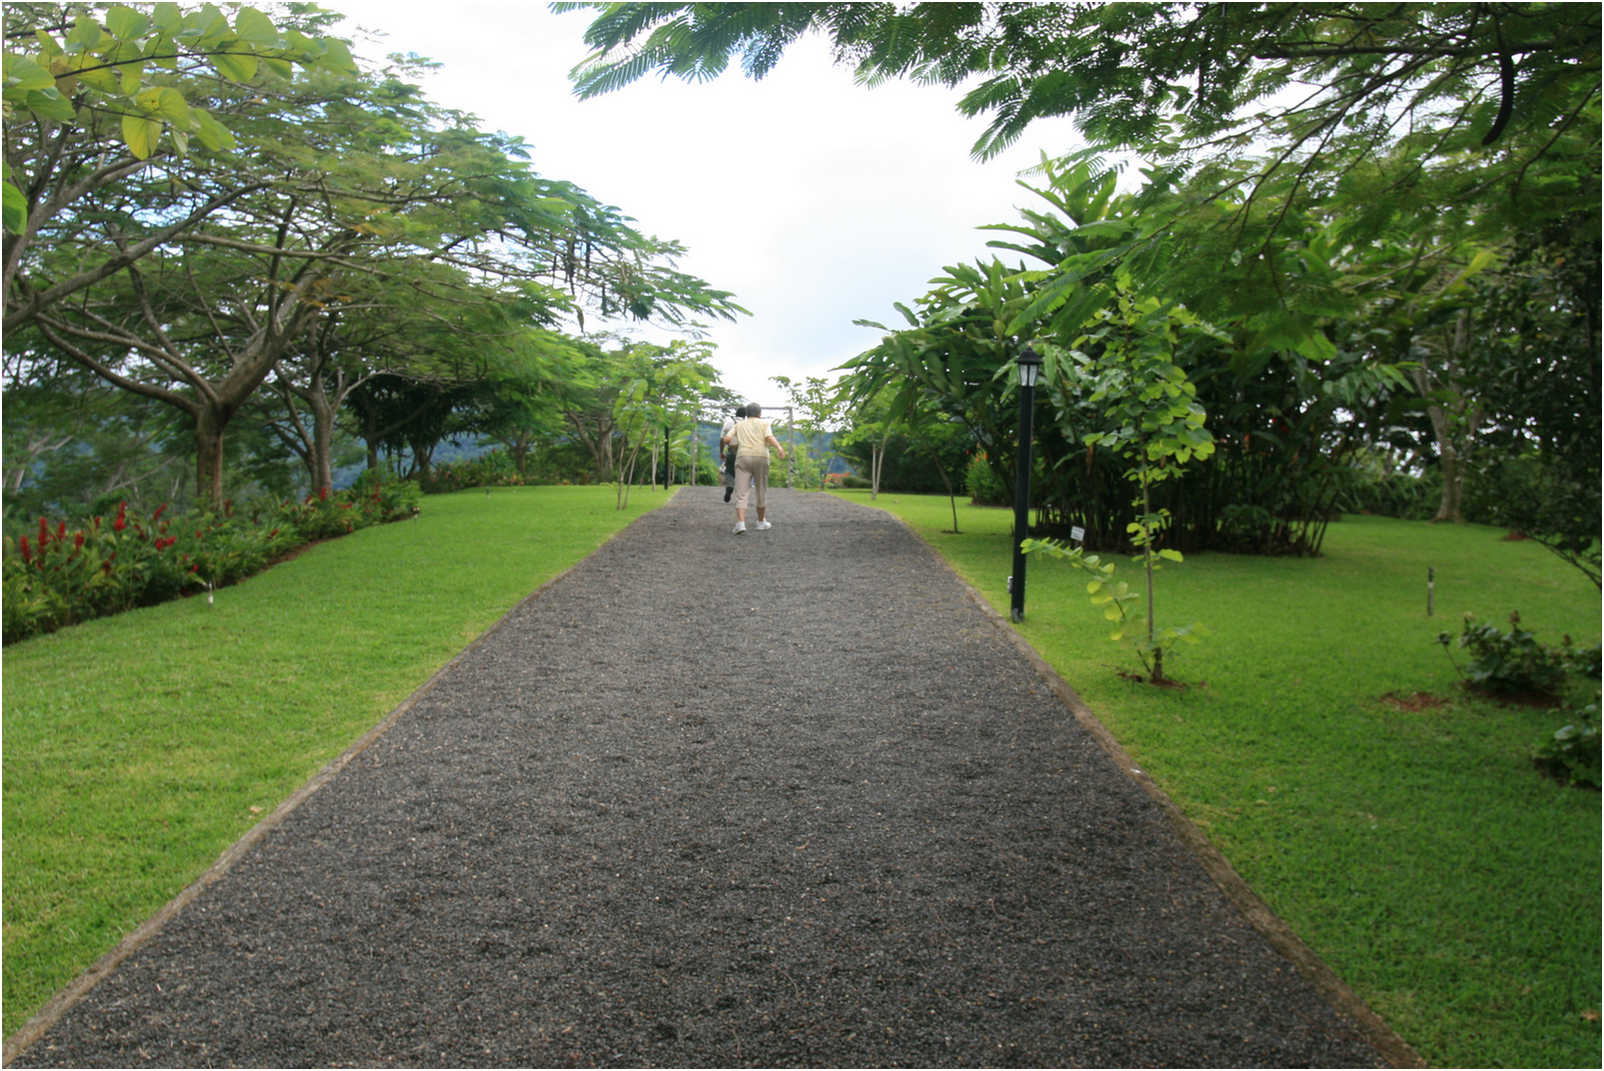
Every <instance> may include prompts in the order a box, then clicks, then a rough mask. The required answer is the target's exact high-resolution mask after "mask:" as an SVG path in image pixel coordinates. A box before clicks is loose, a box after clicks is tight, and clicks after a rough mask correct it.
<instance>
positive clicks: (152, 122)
mask: <svg viewBox="0 0 1604 1071" xmlns="http://www.w3.org/2000/svg"><path fill="white" fill-rule="evenodd" d="M161 136H162V124H161V122H160V120H157V119H147V118H145V117H144V116H142V115H125V116H123V140H124V141H125V142H127V143H128V151H129V152H132V153H133V154H134V155H135V156H137V157H139V158H140V159H141V160H148V159H149V158H150V156H151V154H152V153H154V152H155V151H156V144H157V143H158V142H159V141H160V140H161Z"/></svg>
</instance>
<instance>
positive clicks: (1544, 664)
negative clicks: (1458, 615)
mask: <svg viewBox="0 0 1604 1071" xmlns="http://www.w3.org/2000/svg"><path fill="white" fill-rule="evenodd" d="M1437 642H1438V643H1440V644H1442V645H1443V647H1444V648H1445V649H1446V648H1447V647H1448V646H1449V644H1450V643H1453V642H1455V641H1454V638H1453V636H1451V635H1450V634H1449V633H1446V632H1442V633H1439V634H1438V635H1437ZM1457 646H1458V647H1459V648H1460V649H1461V650H1465V651H1469V652H1470V655H1471V659H1470V664H1469V666H1468V667H1467V668H1466V669H1464V670H1462V671H1460V672H1461V675H1462V676H1463V677H1464V679H1465V683H1466V684H1468V685H1469V686H1470V687H1472V688H1474V689H1476V690H1478V691H1482V692H1486V693H1488V694H1490V695H1498V696H1524V697H1535V698H1548V699H1558V698H1559V696H1560V694H1561V692H1562V691H1563V690H1564V687H1565V676H1566V673H1567V671H1568V670H1571V669H1572V668H1573V667H1576V668H1580V667H1585V666H1587V665H1589V664H1592V665H1596V664H1597V654H1596V653H1590V652H1586V651H1575V650H1573V648H1572V643H1571V638H1570V637H1569V636H1566V637H1565V638H1564V640H1563V645H1562V646H1561V647H1559V648H1555V647H1550V646H1547V645H1545V644H1542V643H1539V642H1537V637H1536V636H1535V635H1534V634H1533V633H1531V632H1530V631H1528V630H1526V629H1523V628H1521V627H1520V614H1519V613H1512V614H1510V615H1509V631H1508V632H1505V631H1504V630H1503V629H1501V628H1499V627H1498V626H1497V625H1494V624H1492V623H1491V622H1478V621H1477V620H1476V618H1475V616H1474V615H1473V614H1466V615H1465V623H1464V627H1463V629H1462V631H1461V632H1460V635H1459V638H1458V641H1457ZM1449 657H1450V660H1451V659H1452V655H1450V656H1449ZM1454 668H1455V669H1456V670H1458V669H1459V665H1458V663H1457V662H1456V663H1455V664H1454Z"/></svg>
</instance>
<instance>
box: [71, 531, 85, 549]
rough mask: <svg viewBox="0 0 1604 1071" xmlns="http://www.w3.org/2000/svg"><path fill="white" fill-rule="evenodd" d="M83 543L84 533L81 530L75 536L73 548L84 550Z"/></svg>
mask: <svg viewBox="0 0 1604 1071" xmlns="http://www.w3.org/2000/svg"><path fill="white" fill-rule="evenodd" d="M83 545H84V534H83V533H82V532H79V533H78V535H77V537H76V538H74V539H73V541H72V549H73V550H82V549H83Z"/></svg>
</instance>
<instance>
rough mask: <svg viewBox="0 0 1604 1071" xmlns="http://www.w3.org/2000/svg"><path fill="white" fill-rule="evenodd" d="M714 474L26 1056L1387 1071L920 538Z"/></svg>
mask: <svg viewBox="0 0 1604 1071" xmlns="http://www.w3.org/2000/svg"><path fill="white" fill-rule="evenodd" d="M721 499H722V495H721V492H720V491H719V490H716V489H711V488H688V489H685V490H683V491H681V492H680V493H679V494H678V495H677V496H676V497H675V498H674V499H673V500H672V502H671V503H670V504H669V505H668V506H667V507H665V508H663V509H661V510H659V511H657V512H655V513H652V514H650V515H648V516H646V517H644V518H642V519H641V520H639V521H638V522H637V523H635V524H634V525H633V526H631V527H630V528H629V529H627V530H626V531H625V532H623V533H622V534H620V535H619V536H618V537H617V538H615V539H613V540H612V541H611V542H609V543H608V544H607V545H606V546H604V547H603V548H602V549H601V550H600V551H598V552H597V553H596V554H595V555H593V556H592V557H590V558H589V559H587V560H586V561H584V562H583V563H581V564H580V565H579V566H577V567H576V568H575V569H573V570H572V571H571V572H570V573H569V574H567V575H566V576H565V577H563V578H562V579H561V580H559V581H558V582H556V583H555V584H553V585H551V586H550V587H548V588H547V589H545V590H544V591H542V592H541V593H539V594H538V595H537V596H536V597H534V598H531V599H529V600H527V601H526V602H524V603H523V604H522V605H520V606H519V607H518V608H517V609H515V610H514V611H513V612H512V613H511V614H510V615H509V616H508V618H507V619H506V620H505V621H504V622H502V624H501V625H500V626H499V627H498V628H497V629H496V630H494V631H493V632H492V633H491V634H490V635H489V636H487V637H486V638H485V639H484V640H482V641H481V642H480V643H479V644H477V645H476V646H475V647H473V648H472V649H470V650H469V651H468V652H467V653H466V654H465V655H464V656H463V657H462V658H461V659H460V660H459V661H458V662H457V663H456V664H455V665H454V666H453V667H451V668H450V669H449V670H448V671H447V672H446V673H444V674H443V675H442V676H441V677H439V678H437V680H436V681H435V682H434V683H433V685H432V686H431V687H429V688H428V689H427V690H426V691H425V692H424V693H423V694H422V695H421V696H419V697H416V698H415V701H414V703H413V705H412V706H411V707H410V709H409V710H407V711H406V713H405V714H404V715H403V716H402V717H401V718H400V719H399V720H398V721H396V723H395V724H394V725H393V726H392V728H391V729H390V730H389V731H388V732H387V733H386V734H385V735H384V736H382V737H381V738H380V739H379V740H378V742H377V743H375V744H374V745H373V746H372V747H370V748H368V749H367V750H366V751H364V752H363V753H362V754H361V755H360V756H358V757H357V758H356V759H355V760H353V761H352V762H351V763H350V764H349V765H348V766H346V767H345V769H344V770H343V771H341V772H340V773H339V774H338V775H337V776H336V777H334V778H333V779H332V780H331V781H329V783H328V784H326V785H325V786H324V787H323V788H321V789H320V790H318V791H317V792H315V793H313V794H312V795H311V796H310V797H308V798H307V800H306V801H305V802H304V803H302V804H301V805H300V806H299V807H298V808H297V809H296V810H294V811H293V812H291V814H290V815H289V817H288V818H287V819H286V820H284V821H283V822H282V824H280V825H278V826H277V827H276V828H274V829H273V831H272V832H271V833H269V834H268V835H267V836H266V837H265V838H264V839H263V840H262V841H261V842H260V843H259V844H258V845H257V846H256V847H255V848H254V849H252V850H251V851H249V852H248V853H246V854H245V855H244V856H243V857H242V858H241V859H240V860H239V861H238V862H237V863H236V864H235V865H234V867H233V868H232V869H231V870H230V871H229V872H228V873H227V874H226V875H225V876H224V877H223V878H222V879H220V880H219V881H217V882H216V883H215V884H213V885H211V886H210V887H208V888H207V889H206V890H205V891H204V892H203V893H202V894H201V895H200V896H199V897H198V898H197V899H196V900H195V901H194V902H192V903H191V904H190V905H189V906H188V907H186V908H185V909H184V910H183V911H181V912H180V913H179V914H178V915H177V916H176V917H175V918H174V919H173V920H171V921H170V922H169V923H168V924H167V925H166V926H165V927H163V928H162V929H161V930H160V931H159V933H158V934H157V935H156V937H155V938H154V939H152V940H151V941H150V942H148V943H147V944H145V945H144V946H143V947H142V948H140V949H139V950H138V951H137V952H135V953H134V954H133V955H132V956H131V957H129V958H128V959H127V960H126V961H124V963H123V964H122V965H121V966H120V967H119V968H118V969H117V970H116V971H114V972H113V973H112V974H111V975H110V976H109V977H108V978H107V979H106V980H104V981H102V982H101V983H100V984H99V985H97V986H96V987H94V988H93V989H92V990H91V991H90V992H89V994H88V996H87V997H86V998H85V999H84V1000H83V1001H81V1002H80V1003H78V1004H77V1005H76V1006H74V1007H73V1008H72V1009H71V1010H70V1011H69V1012H68V1013H67V1014H66V1015H65V1016H64V1017H63V1018H62V1019H61V1020H60V1021H59V1022H58V1023H57V1024H56V1025H55V1026H54V1027H53V1028H52V1029H51V1030H50V1031H49V1032H48V1033H47V1034H46V1035H45V1036H44V1037H43V1038H42V1039H41V1040H39V1041H38V1042H36V1043H35V1044H34V1045H33V1046H32V1047H31V1048H29V1049H27V1050H25V1051H24V1052H23V1053H22V1054H21V1055H20V1057H18V1058H17V1059H16V1060H15V1061H14V1063H15V1064H16V1065H17V1066H226V1065H241V1066H351V1065H356V1066H394V1065H403V1066H584V1065H602V1066H829V1067H851V1066H1044V1067H1068V1066H1229V1067H1242V1066H1253V1065H1259V1066H1301V1065H1316V1066H1376V1065H1379V1064H1380V1063H1381V1061H1380V1059H1379V1057H1378V1055H1377V1052H1376V1051H1375V1050H1374V1049H1372V1048H1371V1047H1370V1046H1369V1044H1368V1043H1367V1042H1366V1041H1365V1040H1364V1039H1363V1037H1362V1035H1361V1033H1360V1031H1359V1030H1358V1029H1356V1028H1355V1027H1354V1026H1353V1025H1352V1024H1351V1023H1350V1022H1348V1021H1347V1020H1345V1019H1343V1018H1342V1017H1340V1016H1339V1015H1338V1014H1337V1013H1336V1012H1334V1011H1333V1010H1332V1009H1331V1008H1330V1007H1329V1006H1328V1005H1327V1004H1326V1003H1324V1002H1323V1001H1322V1000H1321V998H1320V997H1319V996H1318V995H1317V994H1316V993H1315V991H1314V990H1313V989H1312V988H1311V987H1310V986H1309V984H1307V983H1306V982H1305V981H1304V980H1303V977H1302V976H1301V975H1300V974H1299V973H1298V972H1297V971H1296V970H1294V969H1293V967H1292V966H1291V964H1290V963H1289V962H1287V961H1286V960H1284V959H1282V958H1280V957H1279V956H1278V955H1277V954H1276V953H1275V952H1274V951H1272V950H1271V948H1270V947H1269V946H1268V945H1267V943H1266V942H1265V940H1264V939H1263V938H1262V937H1261V936H1260V935H1259V933H1258V932H1257V931H1256V930H1254V929H1253V928H1252V927H1250V926H1249V925H1247V923H1246V922H1244V921H1243V919H1242V917H1241V916H1240V915H1239V913H1238V912H1237V911H1236V910H1235V909H1234V908H1233V907H1232V906H1231V904H1230V903H1229V901H1228V900H1227V899H1226V898H1225V897H1224V896H1223V894H1222V893H1221V892H1220V890H1219V889H1218V888H1217V887H1216V886H1215V885H1214V884H1213V883H1212V882H1211V881H1210V880H1209V878H1208V877H1207V876H1206V874H1205V872H1204V870H1203V869H1202V867H1201V866H1200V865H1199V863H1198V862H1197V860H1196V858H1195V857H1194V856H1192V855H1191V854H1190V853H1189V852H1188V851H1187V849H1186V848H1185V847H1184V846H1183V843H1182V841H1181V840H1180V839H1179V837H1178V836H1177V834H1176V832H1175V829H1174V826H1173V825H1172V823H1171V821H1170V819H1169V818H1168V817H1167V816H1166V814H1165V813H1164V811H1163V809H1162V808H1161V807H1159V806H1158V805H1157V804H1156V803H1154V802H1153V801H1152V800H1151V799H1150V798H1149V797H1148V796H1147V795H1146V794H1145V793H1144V792H1142V791H1141V790H1140V789H1139V788H1138V787H1137V786H1135V785H1134V784H1133V783H1132V782H1131V781H1130V780H1129V779H1128V778H1127V777H1126V776H1125V775H1124V774H1123V773H1122V772H1121V771H1120V770H1119V769H1118V768H1117V766H1116V765H1115V764H1114V763H1113V762H1112V761H1111V760H1110V759H1109V758H1108V757H1107V755H1106V754H1105V753H1104V752H1103V751H1101V750H1100V749H1099V748H1098V746H1097V745H1096V743H1095V742H1094V740H1093V739H1092V737H1091V736H1090V735H1089V734H1088V733H1087V732H1086V731H1085V730H1084V729H1082V728H1080V727H1079V726H1078V724H1077V722H1076V721H1075V720H1074V718H1073V717H1071V716H1070V713H1069V712H1068V711H1067V710H1066V709H1065V707H1064V705H1063V703H1062V702H1061V701H1059V700H1058V699H1057V698H1056V697H1055V695H1054V692H1053V690H1052V688H1051V687H1050V686H1049V685H1048V683H1047V682H1046V681H1044V680H1043V678H1042V677H1041V676H1039V675H1038V673H1037V672H1036V671H1035V670H1034V669H1033V668H1032V666H1031V664H1030V662H1029V661H1028V660H1027V659H1026V658H1025V657H1024V656H1023V655H1022V653H1021V652H1020V651H1019V650H1018V649H1017V648H1016V647H1015V646H1014V644H1013V643H1011V642H1010V641H1009V639H1008V638H1007V637H1006V636H1005V635H1004V631H1003V627H1002V626H1001V625H1000V624H999V623H998V622H997V620H996V619H995V618H994V617H993V616H992V615H990V614H989V613H987V612H986V611H984V610H983V609H982V608H981V607H980V606H979V605H978V604H977V602H976V601H975V599H974V598H973V597H972V596H971V595H970V594H969V592H968V590H967V588H965V586H964V585H963V584H962V583H961V582H960V581H959V580H958V579H957V578H956V577H955V576H954V575H953V574H952V573H951V572H950V571H949V570H948V569H947V568H946V566H945V565H944V564H942V563H941V561H940V559H939V558H938V557H937V556H936V555H935V554H934V553H933V552H932V551H930V550H929V549H928V548H927V547H925V546H924V545H923V544H922V543H920V542H919V540H918V539H916V538H915V537H914V536H913V535H911V534H910V533H909V532H908V531H907V530H906V529H905V528H903V527H902V526H901V525H900V524H899V523H897V522H896V521H895V520H893V519H891V518H889V517H887V516H886V515H885V514H882V513H880V512H878V511H874V510H869V509H864V508H862V507H858V506H855V505H851V504H848V503H844V502H841V501H839V500H837V499H834V498H831V497H828V496H823V495H804V494H790V493H786V492H775V493H774V494H773V496H772V499H771V519H772V520H773V521H774V525H775V527H774V528H773V529H772V530H770V531H766V532H749V533H747V534H745V535H741V536H735V535H732V534H731V532H730V524H731V521H732V517H731V514H732V511H731V510H730V508H729V507H727V506H725V505H724V504H723V502H722V500H721ZM530 536H531V538H539V531H538V524H536V525H532V527H531V531H530Z"/></svg>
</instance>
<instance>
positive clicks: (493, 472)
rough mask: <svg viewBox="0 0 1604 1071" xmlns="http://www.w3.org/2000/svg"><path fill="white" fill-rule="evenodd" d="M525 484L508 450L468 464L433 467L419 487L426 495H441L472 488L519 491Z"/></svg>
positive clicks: (475, 459)
mask: <svg viewBox="0 0 1604 1071" xmlns="http://www.w3.org/2000/svg"><path fill="white" fill-rule="evenodd" d="M525 482H526V481H525V479H524V478H523V477H522V476H519V475H518V468H517V466H516V465H514V464H513V461H512V458H511V457H510V456H509V455H508V454H507V452H506V451H505V450H492V451H490V452H489V453H485V454H480V455H479V456H478V457H476V458H472V459H470V460H468V461H456V462H448V463H444V464H440V465H432V466H430V468H429V473H428V475H427V476H425V477H424V478H423V479H422V480H421V481H420V486H421V487H422V489H423V493H424V494H430V495H440V494H449V493H450V492H452V491H465V490H467V489H469V488H472V487H517V486H520V485H522V484H523V483H525Z"/></svg>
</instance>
